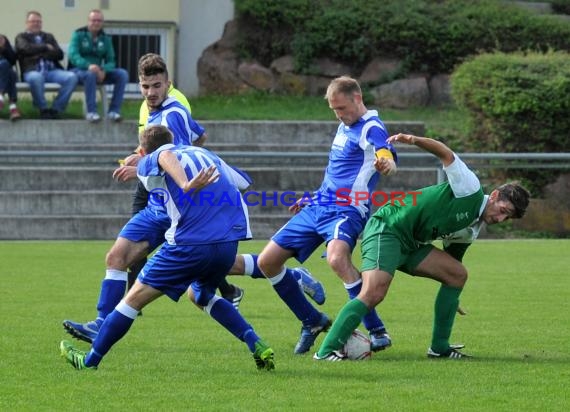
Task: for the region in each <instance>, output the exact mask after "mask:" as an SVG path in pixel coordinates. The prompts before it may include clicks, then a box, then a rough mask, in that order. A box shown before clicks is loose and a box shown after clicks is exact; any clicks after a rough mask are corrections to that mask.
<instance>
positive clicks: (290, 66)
mask: <svg viewBox="0 0 570 412" xmlns="http://www.w3.org/2000/svg"><path fill="white" fill-rule="evenodd" d="M269 68H270V69H271V70H272V71H273V72H275V73H278V74H283V73H293V72H294V71H295V61H294V59H293V56H291V55H290V54H288V55H286V56H281V57H279V58H277V59H275V60H273V61H272V62H271V65H270V66H269Z"/></svg>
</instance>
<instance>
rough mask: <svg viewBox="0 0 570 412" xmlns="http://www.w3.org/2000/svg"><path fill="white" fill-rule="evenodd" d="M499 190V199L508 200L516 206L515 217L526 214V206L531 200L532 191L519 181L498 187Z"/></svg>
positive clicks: (518, 217)
mask: <svg viewBox="0 0 570 412" xmlns="http://www.w3.org/2000/svg"><path fill="white" fill-rule="evenodd" d="M496 190H497V192H499V198H498V200H507V201H509V202H511V203H512V204H513V206H514V207H515V213H514V214H513V216H512V218H513V219H520V218H521V217H523V216H524V214H525V212H526V208H527V207H528V204H529V202H530V193H529V192H528V190H526V189H525V188H524V187H522V186H521V185H520V183H519V182H511V183H505V184H504V185H501V186H499V187H498V188H497V189H496Z"/></svg>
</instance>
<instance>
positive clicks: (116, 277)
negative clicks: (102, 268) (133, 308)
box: [97, 269, 128, 319]
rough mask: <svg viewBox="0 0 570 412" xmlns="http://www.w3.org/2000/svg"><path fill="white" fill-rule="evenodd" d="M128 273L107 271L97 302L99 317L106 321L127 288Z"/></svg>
mask: <svg viewBox="0 0 570 412" xmlns="http://www.w3.org/2000/svg"><path fill="white" fill-rule="evenodd" d="M127 279H128V273H127V272H124V271H120V270H113V269H107V271H106V274H105V279H103V282H101V292H100V293H99V301H98V302H97V312H98V314H97V317H98V318H101V319H105V318H106V317H107V315H108V314H109V313H111V312H112V311H113V309H115V306H117V305H118V304H119V302H120V301H121V299H123V296H124V295H125V288H126V287H127Z"/></svg>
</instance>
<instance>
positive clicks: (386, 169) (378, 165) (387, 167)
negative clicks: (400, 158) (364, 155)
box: [374, 157, 397, 176]
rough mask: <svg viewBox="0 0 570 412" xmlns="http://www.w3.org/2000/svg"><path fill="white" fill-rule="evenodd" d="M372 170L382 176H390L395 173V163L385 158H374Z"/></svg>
mask: <svg viewBox="0 0 570 412" xmlns="http://www.w3.org/2000/svg"><path fill="white" fill-rule="evenodd" d="M374 168H375V169H376V170H378V172H380V173H381V174H382V175H383V176H391V175H393V174H394V173H396V170H397V167H396V162H394V161H393V160H392V159H387V158H385V157H380V158H376V160H374Z"/></svg>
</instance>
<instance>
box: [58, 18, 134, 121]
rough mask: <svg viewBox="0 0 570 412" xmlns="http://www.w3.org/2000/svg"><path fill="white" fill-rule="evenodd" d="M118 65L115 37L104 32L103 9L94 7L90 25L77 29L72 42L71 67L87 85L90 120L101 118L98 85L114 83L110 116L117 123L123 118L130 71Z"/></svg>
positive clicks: (86, 93)
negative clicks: (97, 96)
mask: <svg viewBox="0 0 570 412" xmlns="http://www.w3.org/2000/svg"><path fill="white" fill-rule="evenodd" d="M116 66H117V64H116V61H115V50H114V48H113V43H112V42H111V36H109V35H107V34H106V33H105V32H104V31H103V13H102V12H101V10H91V12H90V13H89V17H88V19H87V26H85V27H81V28H79V29H77V30H75V31H74V32H73V35H72V36H71V41H70V43H69V69H70V70H71V71H73V72H74V73H75V74H76V75H77V77H78V78H79V82H80V83H81V84H83V85H84V86H85V102H86V103H87V115H86V116H85V119H86V120H87V121H89V122H92V123H94V122H98V121H99V120H101V116H99V113H98V112H97V101H96V99H95V96H96V91H97V84H112V85H114V86H113V97H112V99H111V103H110V105H109V112H108V113H107V118H108V119H110V120H112V121H115V122H119V121H121V120H122V117H121V114H120V113H121V105H122V104H123V97H124V94H125V87H126V85H127V81H128V78H129V74H128V73H127V71H126V70H125V69H121V68H117V67H116Z"/></svg>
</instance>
